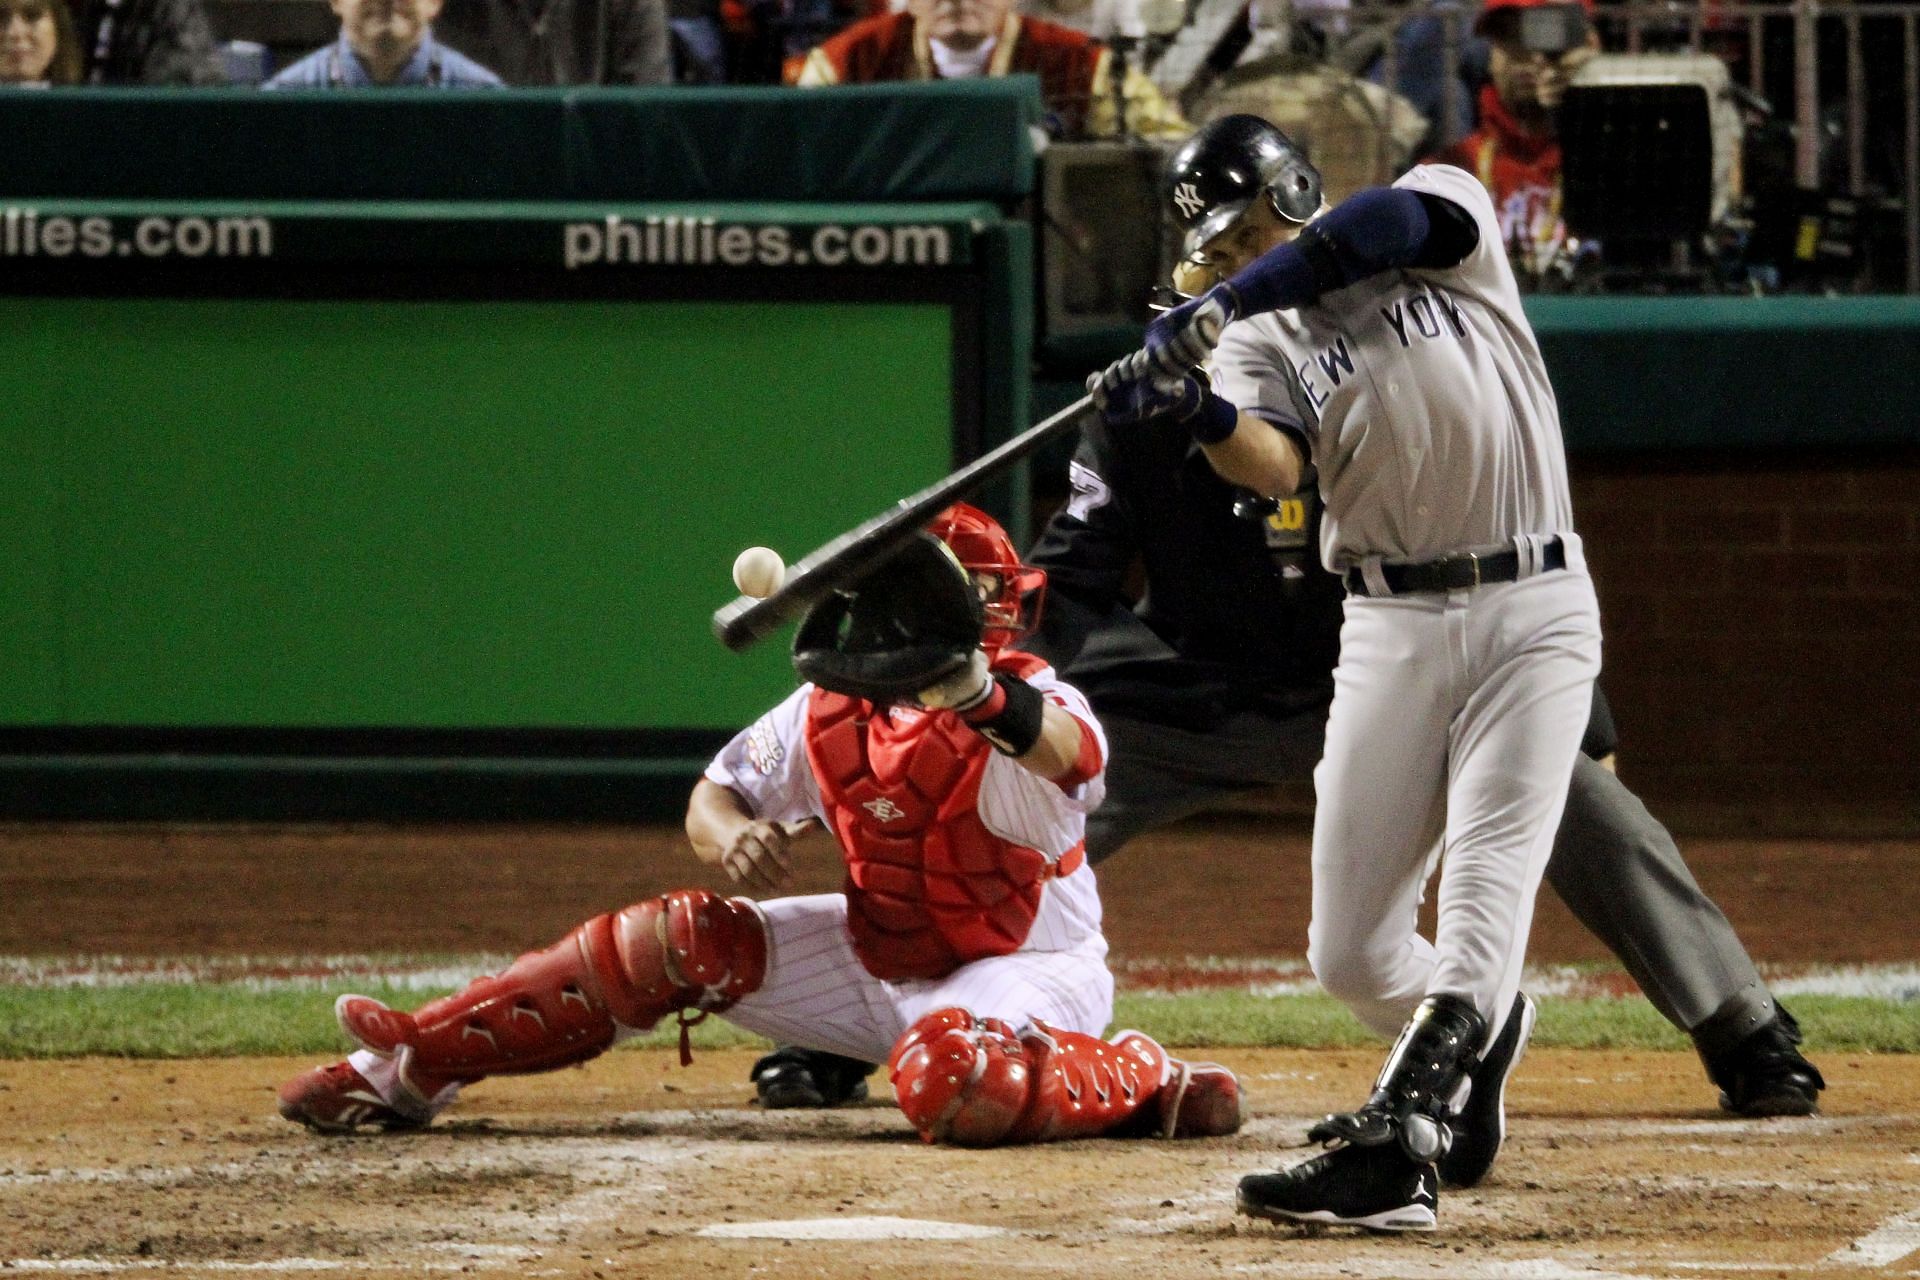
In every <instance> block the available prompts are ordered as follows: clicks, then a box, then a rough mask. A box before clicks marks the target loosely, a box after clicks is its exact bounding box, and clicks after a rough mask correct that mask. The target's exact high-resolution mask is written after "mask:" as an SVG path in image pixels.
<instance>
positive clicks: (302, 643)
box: [0, 297, 954, 729]
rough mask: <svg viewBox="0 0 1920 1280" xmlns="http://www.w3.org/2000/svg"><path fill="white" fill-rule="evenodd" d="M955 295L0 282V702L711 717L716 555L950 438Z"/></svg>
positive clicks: (729, 706) (902, 478) (807, 533)
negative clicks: (358, 291)
mask: <svg viewBox="0 0 1920 1280" xmlns="http://www.w3.org/2000/svg"><path fill="white" fill-rule="evenodd" d="M952 315H953V312H952V311H951V309H950V308H948V307H946V306H942V305H934V304H925V305H922V304H876V303H872V302H861V303H847V304H842V303H744V302H740V303H732V302H729V303H700V302H694V303H687V302H673V303H641V302H620V301H579V300H568V301H566V302H553V303H547V302H431V303H405V302H392V301H382V302H380V303H378V304H377V305H375V304H368V303H357V302H344V301H327V302H296V301H279V300H273V301H268V300H240V299H204V300H200V299H196V300H186V299H129V298H121V299H114V300H86V299H64V298H19V297H15V298H0V368H4V370H5V385H6V387H7V390H8V397H7V398H8V410H7V412H6V414H5V416H4V417H0V487H3V488H4V491H5V493H6V494H7V500H6V502H5V503H4V504H3V505H0V540H3V541H4V544H5V547H6V552H5V559H4V567H0V635H3V636H5V637H6V641H5V643H4V644H0V724H7V725H14V726H32V725H56V724H69V725H116V724H117V725H129V724H132V725H151V726H188V725H210V724H211V725H240V726H273V727H337V726H347V727H360V726H391V725H404V726H416V727H424V728H443V727H444V728H466V727H481V728H503V727H504V728H512V727H522V726H539V727H563V728H586V729H596V728H628V727H636V726H639V727H644V726H674V727H687V728H714V729H727V728H733V727H737V726H738V725H739V724H741V723H743V722H744V721H746V720H747V719H749V718H751V717H752V716H753V715H754V714H756V713H757V712H759V711H760V710H762V709H764V708H765V707H766V706H768V705H771V703H772V702H773V701H775V700H777V699H778V698H779V697H780V696H782V695H783V694H784V692H785V691H786V690H788V689H790V688H791V686H792V674H791V670H790V668H789V667H788V666H787V663H786V656H785V652H784V648H783V644H784V640H785V636H784V635H783V636H782V637H780V638H779V639H776V640H771V641H769V642H767V643H766V644H764V645H762V646H761V647H760V648H758V649H757V650H755V651H753V652H751V653H749V654H747V655H744V656H742V655H735V654H732V653H729V652H728V651H726V650H725V649H723V648H722V647H721V646H720V645H719V644H718V642H717V641H715V640H714V638H713V636H712V634H711V632H710V630H709V626H708V619H709V616H710V614H711V612H712V610H713V609H714V608H716V607H717V606H719V605H720V604H723V603H725V602H726V601H727V600H729V599H731V598H732V596H733V595H734V591H733V587H732V583H731V580H730V577H729V570H730V566H731V564H732V561H733V557H734V555H735V554H736V553H737V552H738V551H739V550H740V549H741V548H742V547H744V546H747V545H749V544H751V543H765V544H768V545H771V546H773V547H775V548H776V549H778V550H779V551H781V552H782V553H783V554H784V555H786V556H787V557H788V558H789V559H790V560H791V559H795V558H797V557H798V556H799V555H801V554H802V553H804V552H805V551H807V550H809V549H811V548H812V547H814V546H815V545H817V544H818V543H820V542H822V541H824V540H826V538H828V537H830V536H831V535H832V534H834V533H837V532H839V531H840V530H841V529H843V528H845V527H846V526H847V525H848V524H849V523H851V522H852V519H858V518H861V517H864V516H866V515H870V514H872V513H874V512H876V511H878V510H880V509H881V508H883V507H885V506H886V505H887V504H888V503H890V502H892V501H893V500H894V499H896V498H897V497H899V496H900V495H901V494H903V493H907V492H910V491H911V490H913V489H916V488H919V487H920V486H922V485H924V484H926V483H928V482H930V481H932V480H933V479H935V478H937V477H939V476H940V475H942V474H944V473H945V472H946V471H947V470H948V469H949V457H950V450H951V448H952V435H951V423H952V414H953V409H952V393H953V369H952V361H953V351H954V342H953V335H952V332H951V330H952V320H951V317H952ZM77 353H83V354H81V358H80V359H78V360H76V359H75V357H76V354H77ZM876 368H884V369H886V370H887V371H888V373H887V376H886V377H884V378H878V377H875V376H874V370H875V369H876ZM850 517H851V518H852V519H850Z"/></svg>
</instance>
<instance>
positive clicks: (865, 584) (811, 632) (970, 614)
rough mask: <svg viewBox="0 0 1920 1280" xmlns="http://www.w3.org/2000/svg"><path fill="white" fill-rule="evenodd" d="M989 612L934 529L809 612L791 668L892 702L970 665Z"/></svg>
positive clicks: (824, 683)
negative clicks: (982, 606)
mask: <svg viewBox="0 0 1920 1280" xmlns="http://www.w3.org/2000/svg"><path fill="white" fill-rule="evenodd" d="M985 622H986V619H985V615H984V613H983V612H982V610H981V607H980V597H979V595H978V593H977V592H975V590H974V587H973V583H972V581H971V580H970V579H969V578H968V576H967V571H966V570H965V569H963V568H961V566H960V562H959V561H958V560H956V559H954V556H953V552H951V551H949V550H948V549H947V545H946V544H945V543H943V542H941V541H940V540H939V539H938V538H936V537H934V536H933V535H932V534H929V533H916V534H915V535H914V536H913V539H912V541H910V542H908V543H907V544H906V545H905V546H904V547H902V548H901V550H900V551H899V552H898V553H897V554H896V555H894V556H892V557H891V558H889V559H888V560H887V561H886V562H885V563H884V564H882V565H881V566H880V567H879V568H877V569H875V570H874V571H873V572H871V573H869V574H868V575H867V576H866V577H864V578H862V579H860V580H859V581H858V582H856V583H854V584H853V585H852V586H850V587H844V588H842V589H841V590H839V591H836V592H834V593H833V594H832V595H830V596H828V597H827V598H826V599H824V600H822V601H821V602H820V603H819V604H816V605H815V606H813V608H812V609H810V610H809V611H808V612H807V616H806V617H805V618H803V619H802V620H801V622H800V629H799V631H797V632H795V633H794V637H793V668H794V670H795V671H797V672H799V673H800V678H801V679H803V680H811V681H812V682H813V683H814V684H817V685H819V686H820V687H821V688H823V689H831V690H833V691H834V692H836V693H844V694H848V695H850V696H852V697H856V698H865V699H867V700H868V701H870V702H890V701H897V700H900V699H904V698H911V697H912V696H913V695H914V694H916V693H918V692H919V691H920V690H922V689H925V688H926V687H927V686H929V685H932V684H937V683H939V682H940V681H941V680H944V679H945V678H947V677H948V676H950V675H952V674H953V673H954V672H956V671H958V670H960V669H961V668H962V667H964V666H966V665H967V663H968V661H969V660H970V659H971V658H972V656H973V651H974V649H975V648H976V647H978V645H979V644H980V633H981V628H982V627H983V626H984V625H985Z"/></svg>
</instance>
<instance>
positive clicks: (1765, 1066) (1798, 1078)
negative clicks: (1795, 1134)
mask: <svg viewBox="0 0 1920 1280" xmlns="http://www.w3.org/2000/svg"><path fill="white" fill-rule="evenodd" d="M1774 1009H1775V1012H1774V1016H1773V1017H1772V1018H1771V1019H1770V1020H1769V1021H1768V1022H1767V1024H1766V1025H1765V1026H1762V1027H1760V1028H1758V1029H1757V1030H1755V1031H1754V1032H1753V1033H1752V1034H1750V1035H1748V1036H1747V1037H1746V1038H1745V1039H1743V1040H1741V1041H1740V1043H1738V1044H1736V1045H1734V1046H1733V1048H1731V1049H1728V1050H1726V1051H1725V1052H1723V1053H1720V1054H1716V1055H1715V1056H1714V1057H1713V1058H1711V1059H1710V1060H1709V1061H1708V1062H1707V1074H1708V1075H1709V1076H1710V1077H1712V1079H1713V1082H1714V1083H1715V1084H1717V1085H1719V1086H1720V1106H1721V1108H1722V1109H1723V1110H1726V1111H1731V1112H1733V1114H1735V1115H1738V1116H1752V1117H1762V1116H1810V1115H1813V1114H1814V1113H1815V1112H1817V1111H1819V1110H1820V1091H1821V1090H1822V1089H1824V1088H1826V1087H1827V1082H1826V1079H1825V1077H1823V1076H1822V1075H1821V1074H1820V1069H1819V1068H1818V1067H1816V1066H1814V1065H1813V1064H1812V1063H1811V1062H1808V1061H1807V1060H1806V1058H1805V1057H1804V1056H1802V1055H1801V1053H1800V1024H1799V1023H1798V1022H1796V1021H1794V1018H1793V1015H1792V1014H1790V1013H1788V1012H1787V1011H1786V1009H1785V1007H1783V1006H1781V1005H1778V1004H1776V1005H1775V1006H1774Z"/></svg>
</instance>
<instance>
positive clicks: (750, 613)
mask: <svg viewBox="0 0 1920 1280" xmlns="http://www.w3.org/2000/svg"><path fill="white" fill-rule="evenodd" d="M1098 412H1099V410H1097V409H1095V408H1094V405H1093V397H1091V396H1082V397H1080V399H1078V400H1076V401H1074V402H1073V403H1072V404H1070V405H1068V406H1067V407H1066V408H1064V409H1062V410H1060V412H1058V413H1056V414H1054V415H1053V416H1051V417H1049V418H1047V419H1045V420H1043V421H1041V422H1037V423H1035V424H1034V425H1033V426H1031V427H1028V428H1027V429H1026V430H1025V431H1023V432H1021V433H1020V434H1019V435H1017V436H1015V437H1014V438H1013V439H1011V440H1009V441H1007V442H1006V443H1005V444H1003V445H1001V446H1000V447H999V448H997V449H995V450H993V451H992V452H990V453H987V454H983V455H982V456H980V457H979V458H976V459H975V460H974V461H972V462H970V463H968V464H967V465H966V466H964V467H962V468H960V469H959V470H958V471H956V472H954V473H953V474H952V475H950V476H948V477H946V478H945V479H944V480H936V481H935V482H934V483H932V484H930V485H928V486H927V487H926V488H924V489H922V490H920V492H918V493H916V494H913V495H912V496H911V497H906V498H902V499H900V501H898V502H896V503H895V504H894V505H893V506H891V507H889V508H888V509H887V510H885V511H883V512H881V513H880V514H879V515H877V516H875V517H873V519H871V520H868V521H866V522H865V523H863V524H860V525H856V526H855V527H854V528H852V529H849V530H847V532H845V533H843V534H841V535H840V536H839V537H837V538H835V539H833V541H831V542H828V543H825V544H824V545H822V546H820V547H817V548H815V549H814V550H812V551H809V552H808V553H807V554H806V555H805V556H802V557H801V558H800V560H799V562H798V563H796V564H795V565H794V566H793V568H791V569H789V570H788V571H787V576H786V580H785V581H784V582H782V583H781V584H780V589H779V590H778V591H775V592H774V593H773V594H772V595H770V596H768V597H767V598H766V599H764V600H756V599H755V598H754V597H752V596H740V597H738V598H736V599H735V600H734V601H733V603H731V604H728V605H723V606H721V607H720V608H719V609H716V610H715V611H714V614H713V634H714V635H716V636H718V637H720V643H721V644H724V645H726V646H727V648H729V649H732V650H734V651H735V652H736V653H737V652H740V651H741V650H744V649H747V648H750V647H752V646H753V645H754V644H756V643H758V642H759V641H761V640H764V639H766V638H767V636H769V635H771V634H772V633H773V632H774V631H775V630H776V629H778V628H779V627H780V625H781V624H782V623H785V622H789V621H791V620H793V619H795V618H798V617H799V616H800V615H801V614H803V613H805V612H806V611H807V610H808V609H811V608H812V607H813V606H814V605H816V604H818V603H819V602H820V601H822V600H824V599H826V597H827V596H828V594H830V593H831V592H833V591H834V590H835V589H837V588H839V587H844V586H846V585H847V584H848V583H850V582H853V581H856V580H857V579H859V578H861V577H863V576H864V575H866V574H868V573H870V572H872V571H873V570H874V569H875V568H877V567H878V566H879V565H880V564H881V563H882V562H884V561H885V560H886V558H887V557H888V556H890V555H892V554H893V553H894V552H896V551H898V550H899V549H900V548H901V547H902V546H903V545H904V544H905V543H906V541H907V539H908V538H909V537H911V536H912V535H913V531H914V530H916V529H919V528H921V527H922V526H924V525H925V524H926V523H927V522H928V521H929V520H931V519H933V517H934V516H935V515H937V514H939V513H940V511H941V510H943V509H944V508H946V507H947V506H949V505H950V504H952V503H953V502H955V501H957V500H959V499H960V498H963V497H965V496H966V495H967V494H969V493H971V492H972V491H973V490H974V489H976V488H977V487H979V486H980V485H982V484H984V483H985V482H986V481H988V480H991V479H992V478H993V477H995V476H997V475H999V474H1000V473H1001V472H1003V471H1005V470H1006V469H1007V468H1008V467H1011V466H1012V465H1013V464H1014V463H1016V462H1018V461H1020V460H1021V459H1022V458H1024V457H1026V456H1027V455H1028V454H1030V453H1032V452H1033V451H1034V450H1036V449H1038V448H1040V446H1042V445H1044V444H1046V443H1047V442H1048V441H1050V440H1052V439H1054V438H1055V437H1057V436H1063V435H1066V434H1067V433H1069V432H1073V431H1078V430H1080V428H1081V426H1082V425H1083V424H1085V423H1086V422H1087V421H1088V420H1089V419H1090V418H1091V417H1092V416H1093V415H1095V414H1097V413H1098Z"/></svg>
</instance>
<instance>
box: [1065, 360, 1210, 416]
mask: <svg viewBox="0 0 1920 1280" xmlns="http://www.w3.org/2000/svg"><path fill="white" fill-rule="evenodd" d="M1087 394H1088V395H1090V396H1092V397H1093V403H1094V404H1095V405H1096V406H1098V408H1099V410H1100V416H1101V417H1102V418H1105V419H1106V421H1107V422H1108V424H1109V425H1112V426H1124V425H1127V424H1130V423H1135V422H1146V421H1147V420H1149V419H1151V418H1161V417H1168V416H1171V417H1175V418H1184V417H1186V416H1187V415H1188V414H1190V413H1192V412H1193V411H1194V410H1195V409H1196V408H1198V407H1199V404H1200V398H1201V396H1202V394H1203V391H1202V389H1201V386H1200V383H1199V381H1198V380H1197V379H1196V378H1194V377H1193V375H1192V374H1189V373H1179V374H1174V375H1172V376H1169V375H1167V374H1164V373H1162V372H1160V370H1159V369H1158V368H1156V367H1155V366H1154V364H1153V362H1152V360H1151V358H1150V357H1149V355H1148V353H1147V352H1145V351H1136V352H1134V353H1133V354H1132V355H1129V356H1124V357H1122V358H1121V359H1119V360H1115V361H1114V362H1113V363H1112V364H1110V365H1108V366H1107V367H1106V368H1105V369H1104V370H1102V371H1101V372H1099V373H1096V374H1094V375H1092V376H1091V377H1089V378H1088V379H1087Z"/></svg>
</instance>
